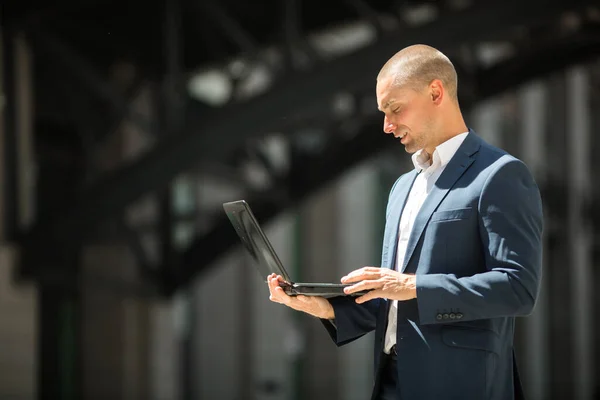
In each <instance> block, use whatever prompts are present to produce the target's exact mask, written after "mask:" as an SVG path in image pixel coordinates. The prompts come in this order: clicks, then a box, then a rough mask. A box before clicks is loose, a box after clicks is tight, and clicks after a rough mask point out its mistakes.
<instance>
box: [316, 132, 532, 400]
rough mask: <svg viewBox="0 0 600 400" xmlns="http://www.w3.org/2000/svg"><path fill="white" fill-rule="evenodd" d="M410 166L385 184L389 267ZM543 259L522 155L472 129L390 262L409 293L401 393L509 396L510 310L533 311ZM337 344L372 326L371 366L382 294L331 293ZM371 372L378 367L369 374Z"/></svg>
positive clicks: (424, 397)
mask: <svg viewBox="0 0 600 400" xmlns="http://www.w3.org/2000/svg"><path fill="white" fill-rule="evenodd" d="M416 176H417V171H416V170H412V171H411V172H409V173H406V174H404V175H402V176H401V177H400V178H399V179H398V180H397V181H396V183H395V184H394V186H393V187H392V190H391V193H390V196H389V201H388V205H387V211H386V227H385V234H384V239H383V250H382V260H381V267H383V268H394V267H395V259H396V257H395V254H396V246H397V242H398V225H399V221H400V215H401V214H402V210H403V208H404V204H405V202H406V198H407V196H408V193H409V191H410V188H411V186H412V183H413V182H414V179H415V177H416ZM541 263H542V203H541V198H540V194H539V189H538V187H537V185H536V183H535V181H534V179H533V177H532V175H531V173H530V171H529V170H528V168H527V167H526V165H525V164H524V163H523V162H521V161H520V160H518V159H516V158H515V157H513V156H511V155H509V154H507V153H506V152H504V151H503V150H500V149H498V148H496V147H493V146H491V145H490V144H488V143H486V142H484V141H483V140H482V139H481V138H480V137H478V136H477V135H476V134H475V133H474V132H473V131H470V132H469V134H468V135H467V137H466V138H465V140H464V142H463V143H462V144H461V146H460V148H459V149H458V151H457V152H456V154H455V155H454V157H453V158H452V159H451V160H450V162H449V163H448V165H447V166H446V168H445V170H444V172H443V173H442V175H440V177H439V179H438V180H437V182H436V183H435V185H434V188H433V189H432V190H431V192H430V193H429V195H428V197H427V199H426V201H425V203H424V204H423V206H422V208H421V210H420V212H419V214H418V215H417V218H416V221H415V224H414V228H413V231H412V232H411V236H410V239H409V242H408V249H407V253H406V257H405V261H404V264H403V265H401V266H398V270H400V271H402V272H404V273H410V274H416V283H417V298H416V299H414V300H409V301H404V302H402V301H401V302H399V304H398V329H397V345H396V346H397V349H398V374H399V382H400V383H399V393H398V398H399V399H410V400H412V399H419V400H428V399H431V400H446V399H448V400H449V399H457V400H458V399H460V400H464V399H476V400H510V399H513V396H514V391H515V377H514V375H513V357H514V354H513V336H514V328H515V317H517V316H524V315H528V314H530V313H531V312H532V310H533V308H534V305H535V303H536V299H537V296H538V292H539V287H540V280H541V275H542V271H541ZM330 301H331V304H332V305H333V308H334V310H335V326H334V325H332V324H331V323H330V322H329V321H323V323H324V325H325V327H326V328H327V330H328V332H329V333H330V335H331V337H332V339H333V340H334V341H335V343H336V344H337V345H338V346H342V345H344V344H346V343H349V342H351V341H353V340H355V339H357V338H359V337H361V336H363V335H365V334H366V333H368V332H370V331H372V330H375V349H374V351H375V371H376V372H377V369H378V365H379V360H380V357H381V354H382V350H383V341H384V334H385V330H386V326H387V316H388V305H389V303H390V302H389V301H387V300H385V299H375V300H372V301H369V302H367V303H365V304H362V305H358V304H356V303H355V302H354V301H353V299H352V298H350V297H336V298H333V299H330ZM375 378H377V376H376V377H375Z"/></svg>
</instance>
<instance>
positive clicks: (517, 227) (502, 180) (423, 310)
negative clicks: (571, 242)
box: [416, 159, 543, 324]
mask: <svg viewBox="0 0 600 400" xmlns="http://www.w3.org/2000/svg"><path fill="white" fill-rule="evenodd" d="M478 209H479V230H480V232H479V234H480V237H481V240H482V243H483V248H484V249H486V250H487V251H486V254H485V264H486V265H485V272H483V273H479V274H476V275H473V276H467V277H460V278H458V277H456V276H455V275H453V274H430V275H427V274H426V275H417V277H416V284H417V304H418V308H419V319H420V321H421V323H422V324H433V323H447V322H448V321H447V320H443V319H440V318H439V313H440V312H441V311H440V310H442V309H454V310H459V311H458V312H460V314H461V318H460V320H461V321H468V320H476V319H485V318H495V317H505V316H520V315H528V314H530V313H531V312H532V311H533V309H534V306H535V303H536V300H537V297H538V293H539V288H540V281H541V277H542V267H541V265H542V225H543V215H542V214H543V213H542V201H541V197H540V193H539V189H538V187H537V185H536V183H535V181H534V179H533V177H532V175H531V173H530V172H529V170H528V169H527V167H526V166H525V164H523V163H522V162H521V161H519V160H516V159H512V160H511V161H509V162H507V163H503V164H501V165H500V166H499V167H497V169H496V170H495V171H494V172H492V173H491V174H490V176H489V177H488V179H487V181H486V183H485V185H484V187H483V190H482V194H481V196H480V199H479V205H478Z"/></svg>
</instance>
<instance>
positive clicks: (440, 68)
mask: <svg viewBox="0 0 600 400" xmlns="http://www.w3.org/2000/svg"><path fill="white" fill-rule="evenodd" d="M389 78H391V79H393V85H394V86H406V87H410V88H413V89H415V90H422V89H423V88H425V87H426V86H427V85H429V84H430V83H431V82H432V81H433V80H435V79H439V80H440V81H441V82H442V85H443V86H444V88H445V90H446V91H447V93H448V95H449V97H450V98H451V99H453V100H454V101H457V85H458V79H457V76H456V70H455V69H454V65H452V62H451V61H450V59H448V57H446V56H445V55H444V54H443V53H442V52H441V51H439V50H437V49H435V48H433V47H431V46H427V45H424V44H417V45H413V46H409V47H405V48H404V49H402V50H400V51H399V52H398V53H396V54H394V56H392V58H390V59H389V60H388V62H386V63H385V65H384V66H383V68H381V71H379V75H377V81H381V80H383V79H389Z"/></svg>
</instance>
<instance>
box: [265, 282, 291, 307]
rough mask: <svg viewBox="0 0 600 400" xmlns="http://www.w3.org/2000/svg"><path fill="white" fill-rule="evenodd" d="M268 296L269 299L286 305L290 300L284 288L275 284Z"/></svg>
mask: <svg viewBox="0 0 600 400" xmlns="http://www.w3.org/2000/svg"><path fill="white" fill-rule="evenodd" d="M269 298H270V299H271V301H274V302H276V303H281V304H285V305H288V304H289V303H290V300H291V298H290V296H288V295H287V294H286V293H285V290H283V288H282V287H281V286H277V287H276V288H275V289H274V290H273V293H272V294H271V296H269Z"/></svg>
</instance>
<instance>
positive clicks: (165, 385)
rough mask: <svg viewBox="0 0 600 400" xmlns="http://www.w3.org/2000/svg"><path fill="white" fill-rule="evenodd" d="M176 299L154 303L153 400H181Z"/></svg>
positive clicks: (152, 310) (151, 350)
mask: <svg viewBox="0 0 600 400" xmlns="http://www.w3.org/2000/svg"><path fill="white" fill-rule="evenodd" d="M175 308H176V306H175V301H174V300H168V301H164V302H163V301H156V302H154V304H153V306H152V309H151V313H150V327H149V334H150V339H149V340H150V349H149V357H150V358H149V368H150V371H149V379H150V381H149V383H148V391H149V393H148V399H149V400H180V399H181V394H180V388H179V382H180V380H179V367H180V365H179V363H178V362H177V360H178V357H177V355H178V352H179V347H178V340H177V339H178V338H177V332H176V325H175V318H176V313H175V311H176V309H175Z"/></svg>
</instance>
